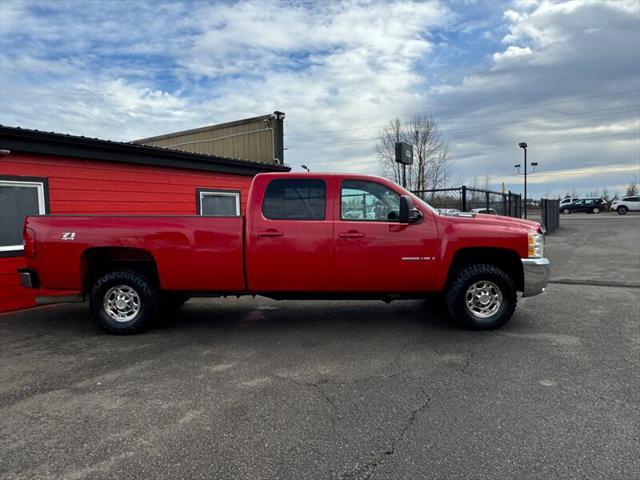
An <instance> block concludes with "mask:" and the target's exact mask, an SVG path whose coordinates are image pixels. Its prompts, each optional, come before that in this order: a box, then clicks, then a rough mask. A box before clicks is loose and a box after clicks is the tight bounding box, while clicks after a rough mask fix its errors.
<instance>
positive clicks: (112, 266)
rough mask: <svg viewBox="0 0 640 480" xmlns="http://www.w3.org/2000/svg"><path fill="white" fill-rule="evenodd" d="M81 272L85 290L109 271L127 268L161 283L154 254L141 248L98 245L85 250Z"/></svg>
mask: <svg viewBox="0 0 640 480" xmlns="http://www.w3.org/2000/svg"><path fill="white" fill-rule="evenodd" d="M81 269H82V270H81V274H82V279H83V282H82V284H83V287H84V290H85V291H87V290H89V289H90V288H91V286H92V285H93V284H94V283H95V281H96V280H97V279H98V278H100V277H101V276H102V275H104V274H105V273H107V272H110V271H113V270H118V269H126V270H135V271H138V272H141V273H143V274H145V275H146V276H147V277H149V279H150V280H152V281H155V282H157V283H159V278H158V269H157V267H156V262H155V259H154V258H153V255H151V253H149V252H148V251H146V250H143V249H141V248H128V247H97V248H90V249H88V250H85V251H84V252H83V254H82V259H81Z"/></svg>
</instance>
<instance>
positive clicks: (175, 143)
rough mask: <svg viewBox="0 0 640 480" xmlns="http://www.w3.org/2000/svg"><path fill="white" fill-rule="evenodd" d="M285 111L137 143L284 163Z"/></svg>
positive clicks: (142, 140) (151, 138)
mask: <svg viewBox="0 0 640 480" xmlns="http://www.w3.org/2000/svg"><path fill="white" fill-rule="evenodd" d="M283 123H284V113H282V112H277V111H276V112H273V113H272V114H269V115H263V116H261V117H253V118H246V119H244V120H237V121H235V122H228V123H221V124H219V125H211V126H208V127H201V128H195V129H193V130H185V131H182V132H176V133H167V134H165V135H158V136H156V137H149V138H143V139H140V140H135V141H134V142H133V143H137V144H140V145H149V146H152V147H162V148H170V149H172V150H182V151H185V152H191V153H200V154H205V155H216V156H220V157H226V158H238V159H241V160H251V161H254V162H263V163H273V164H277V165H284V138H283V137H284V132H283Z"/></svg>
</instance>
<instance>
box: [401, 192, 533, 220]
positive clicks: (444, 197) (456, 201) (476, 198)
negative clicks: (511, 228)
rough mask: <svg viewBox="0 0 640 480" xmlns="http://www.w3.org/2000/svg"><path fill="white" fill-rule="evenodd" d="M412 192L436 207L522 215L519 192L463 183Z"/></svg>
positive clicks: (513, 215)
mask: <svg viewBox="0 0 640 480" xmlns="http://www.w3.org/2000/svg"><path fill="white" fill-rule="evenodd" d="M412 193H413V194H414V195H416V196H418V197H420V198H421V199H423V200H424V201H426V202H428V203H429V204H430V205H431V206H432V207H434V208H440V209H452V210H459V211H461V212H470V211H472V210H474V209H476V210H477V209H480V210H488V211H490V212H491V213H495V214H497V215H504V216H507V217H516V218H520V217H521V216H522V198H521V196H520V195H519V194H516V193H512V192H507V193H502V192H494V191H491V190H483V189H479V188H473V187H467V186H465V185H463V186H462V187H457V188H438V189H435V190H414V191H412Z"/></svg>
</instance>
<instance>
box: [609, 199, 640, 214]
mask: <svg viewBox="0 0 640 480" xmlns="http://www.w3.org/2000/svg"><path fill="white" fill-rule="evenodd" d="M611 210H613V211H615V212H618V215H626V214H627V212H638V211H640V197H624V198H622V199H618V200H614V201H613V203H611Z"/></svg>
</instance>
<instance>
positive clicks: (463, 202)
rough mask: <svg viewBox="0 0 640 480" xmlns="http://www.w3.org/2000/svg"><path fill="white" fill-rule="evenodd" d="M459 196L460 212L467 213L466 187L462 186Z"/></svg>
mask: <svg viewBox="0 0 640 480" xmlns="http://www.w3.org/2000/svg"><path fill="white" fill-rule="evenodd" d="M460 196H461V198H462V211H463V212H466V211H467V187H466V186H465V185H463V186H462V189H461V193H460Z"/></svg>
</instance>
